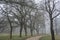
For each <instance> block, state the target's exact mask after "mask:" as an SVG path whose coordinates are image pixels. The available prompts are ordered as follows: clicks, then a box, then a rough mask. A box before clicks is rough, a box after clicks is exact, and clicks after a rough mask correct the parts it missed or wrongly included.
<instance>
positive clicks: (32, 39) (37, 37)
mask: <svg viewBox="0 0 60 40" xmlns="http://www.w3.org/2000/svg"><path fill="white" fill-rule="evenodd" d="M40 37H42V36H36V37H31V38H28V39H26V40H39V38H40Z"/></svg>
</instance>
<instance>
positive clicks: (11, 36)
mask: <svg viewBox="0 0 60 40" xmlns="http://www.w3.org/2000/svg"><path fill="white" fill-rule="evenodd" d="M10 26H11V25H10ZM10 39H12V26H11V27H10Z"/></svg>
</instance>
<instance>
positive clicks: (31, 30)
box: [30, 28, 33, 36]
mask: <svg viewBox="0 0 60 40" xmlns="http://www.w3.org/2000/svg"><path fill="white" fill-rule="evenodd" d="M30 32H31V36H33V29H32V28H31V29H30Z"/></svg>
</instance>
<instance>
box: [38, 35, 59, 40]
mask: <svg viewBox="0 0 60 40" xmlns="http://www.w3.org/2000/svg"><path fill="white" fill-rule="evenodd" d="M55 39H56V40H60V35H55ZM39 40H51V36H44V37H41V38H40V39H39Z"/></svg>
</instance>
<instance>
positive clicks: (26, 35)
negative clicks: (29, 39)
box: [24, 26, 27, 36]
mask: <svg viewBox="0 0 60 40" xmlns="http://www.w3.org/2000/svg"><path fill="white" fill-rule="evenodd" d="M24 30H25V36H27V28H26V26H24Z"/></svg>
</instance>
